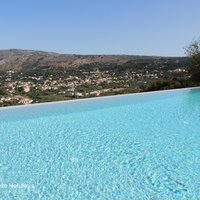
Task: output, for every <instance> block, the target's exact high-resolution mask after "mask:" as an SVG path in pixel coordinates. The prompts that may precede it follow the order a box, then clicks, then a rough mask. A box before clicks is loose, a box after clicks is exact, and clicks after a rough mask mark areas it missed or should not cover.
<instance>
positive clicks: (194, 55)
mask: <svg viewBox="0 0 200 200" xmlns="http://www.w3.org/2000/svg"><path fill="white" fill-rule="evenodd" d="M186 54H187V55H188V56H189V66H188V72H189V73H190V74H191V79H192V80H193V81H194V82H198V83H199V82H200V38H199V39H197V40H194V41H193V42H192V43H191V44H190V45H189V46H188V47H187V48H186Z"/></svg>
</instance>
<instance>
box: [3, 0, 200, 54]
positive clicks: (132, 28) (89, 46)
mask: <svg viewBox="0 0 200 200" xmlns="http://www.w3.org/2000/svg"><path fill="white" fill-rule="evenodd" d="M199 19H200V1H199V0H5V1H1V4H0V49H8V48H21V49H38V50H45V51H55V52H59V53H75V54H134V55H161V56H183V55H184V47H185V46H187V45H188V44H189V43H190V42H191V41H192V39H193V38H194V37H198V36H200V20H199Z"/></svg>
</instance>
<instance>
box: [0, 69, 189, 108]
mask: <svg viewBox="0 0 200 200" xmlns="http://www.w3.org/2000/svg"><path fill="white" fill-rule="evenodd" d="M184 73H186V70H185V69H183V68H177V69H173V70H167V71H163V70H124V71H123V72H116V71H114V70H99V69H98V68H96V69H94V70H92V71H90V70H79V71H77V73H76V72H75V73H72V74H70V72H68V71H63V72H62V73H61V75H59V74H57V73H48V74H47V75H41V74H39V75H38V74H37V73H35V74H28V75H27V74H24V73H23V72H20V73H19V72H15V71H12V70H9V71H6V72H5V73H3V74H0V106H7V105H19V104H31V103H37V102H46V101H56V100H65V99H74V98H86V97H95V96H104V95H112V94H123V93H130V92H140V91H141V87H144V85H145V84H148V83H149V81H152V80H157V79H163V78H165V79H166V78H169V77H171V78H172V77H181V76H182V74H184Z"/></svg>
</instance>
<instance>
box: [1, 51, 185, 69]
mask: <svg viewBox="0 0 200 200" xmlns="http://www.w3.org/2000/svg"><path fill="white" fill-rule="evenodd" d="M185 61H186V58H182V57H156V56H130V55H74V54H57V53H52V52H44V51H35V50H21V49H10V50H0V71H5V70H14V71H20V70H35V69H37V70H40V69H49V68H57V67H62V68H78V67H81V66H83V65H87V64H105V65H108V64H116V65H121V64H125V63H134V64H137V63H143V62H144V63H167V62H169V63H170V64H173V63H176V65H177V63H180V66H182V65H181V64H182V63H183V62H185Z"/></svg>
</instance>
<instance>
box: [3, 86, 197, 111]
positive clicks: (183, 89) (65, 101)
mask: <svg viewBox="0 0 200 200" xmlns="http://www.w3.org/2000/svg"><path fill="white" fill-rule="evenodd" d="M192 89H200V86H199V87H189V88H178V89H169V90H158V91H149V92H140V93H130V94H118V95H110V96H100V97H91V98H82V99H72V100H62V101H53V102H43V103H34V104H27V105H14V106H6V107H0V111H1V110H7V109H16V108H26V107H33V106H43V105H49V104H61V103H73V102H80V101H91V100H96V99H99V100H100V99H108V98H117V97H125V96H142V95H148V94H155V93H168V92H176V91H187V90H192Z"/></svg>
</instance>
